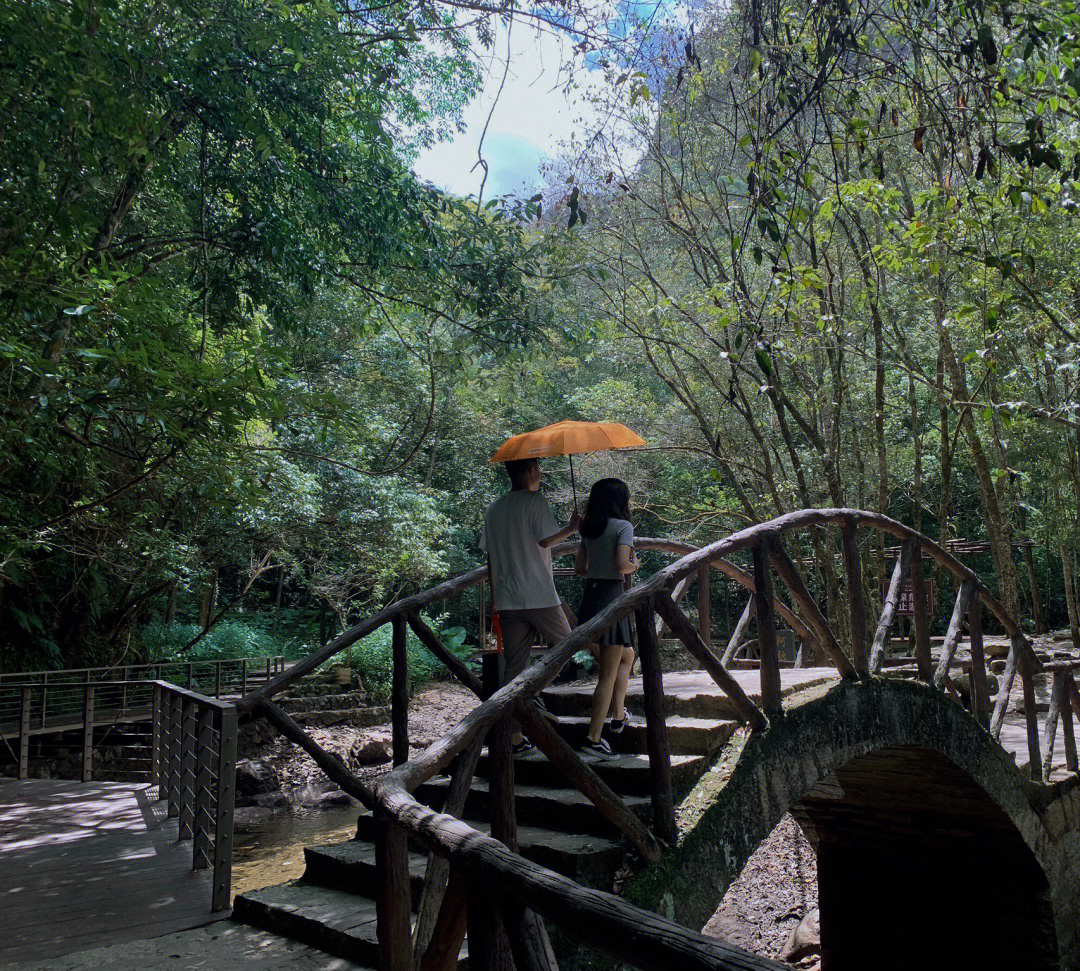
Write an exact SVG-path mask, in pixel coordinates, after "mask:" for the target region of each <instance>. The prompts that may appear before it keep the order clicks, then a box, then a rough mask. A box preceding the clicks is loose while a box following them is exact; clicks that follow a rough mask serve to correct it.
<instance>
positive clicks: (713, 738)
mask: <svg viewBox="0 0 1080 971" xmlns="http://www.w3.org/2000/svg"><path fill="white" fill-rule="evenodd" d="M589 721H590V719H589V716H588V715H562V716H560V717H559V718H558V719H557V721H556V722H555V725H556V727H557V728H558V729H559V733H560V734H561V735H562V736H563V738H565V739H566V740H567V741H568V742H570V744H571V745H573V746H574V747H575V748H576V747H578V746H580V745H582V744H584V742H585V736H586V732H587V731H588V730H589ZM633 722H634V723H632V724H630V725H627V726H626V728H624V729H623V730H622V731H621V732H619V733H618V734H617V735H616V734H614V733H612V732H610V731H609V730H608V729H607V727H605V728H604V738H606V739H607V740H608V743H609V744H610V745H611V747H612V748H613V749H614V750H615V751H616V752H644V751H646V738H645V719H644V718H642V717H641V716H634V719H633ZM738 727H739V723H738V722H737V721H735V720H734V719H727V718H692V717H690V716H689V715H669V716H668V717H667V730H668V744H669V745H670V746H671V752H672V754H673V755H709V754H710V753H711V752H714V751H716V749H718V748H719V747H720V746H721V745H723V744H725V743H726V742H727V740H728V739H729V738H731V736H732V735H733V734H734V733H735V729H737V728H738Z"/></svg>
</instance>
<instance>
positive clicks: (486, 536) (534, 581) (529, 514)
mask: <svg viewBox="0 0 1080 971" xmlns="http://www.w3.org/2000/svg"><path fill="white" fill-rule="evenodd" d="M506 474H507V475H508V476H509V477H510V492H508V493H507V494H506V495H504V496H502V497H500V498H499V499H496V500H495V501H494V502H493V503H492V504H491V505H490V506H488V508H487V509H486V510H485V511H484V531H483V534H482V535H481V537H480V548H481V549H484V550H487V554H488V583H489V584H490V585H491V591H492V597H491V599H492V604H493V606H494V609H495V610H496V611H497V612H498V614H499V622H500V624H501V625H502V637H503V676H502V681H501V683H502V684H507V683H509V682H510V681H512V680H513V679H514V678H516V677H517V676H518V675H519V674H521V672H522V671H524V670H525V667H526V666H527V665H528V663H529V651H530V649H531V648H532V646H533V644H535V643H536V639H537V636H539V637H540V639H541V640H543V641H544V643H546V644H555V643H556V642H558V641H561V640H562V639H563V638H564V637H566V636H567V635H569V633H570V624H569V622H568V621H567V619H566V614H565V613H564V612H563V608H562V602H561V601H560V599H559V594H558V593H557V592H556V590H555V578H554V576H553V575H552V573H551V547H552V546H554V545H555V544H556V543H561V542H562V541H563V540H564V539H566V538H567V537H568V536H571V535H573V534H574V533H576V532H577V529H578V526H579V525H580V524H581V517H580V516H579V515H578V514H577V512H576V511H575V512H574V514H573V515H572V516H571V517H570V522H569V523H567V525H566V526H564V527H563V528H562V529H560V528H559V524H558V523H557V522H555V517H554V516H553V515H552V514H551V506H550V505H549V504H548V501H547V498H546V497H545V496H544V494H543V493H542V492H540V463H539V462H537V461H536V459H518V460H515V461H513V462H507V463H506ZM513 733H514V734H513V736H512V743H513V746H514V754H515V755H519V754H522V753H527V752H530V751H531V750H532V748H533V746H532V743H531V742H529V741H528V740H527V739H525V738H524V737H523V736H522V734H521V728H520V726H519V725H518V724H517V723H516V722H515V723H514V724H513Z"/></svg>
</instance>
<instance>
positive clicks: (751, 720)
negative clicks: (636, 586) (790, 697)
mask: <svg viewBox="0 0 1080 971" xmlns="http://www.w3.org/2000/svg"><path fill="white" fill-rule="evenodd" d="M653 603H654V606H655V607H656V609H657V611H658V612H659V614H660V616H661V617H663V618H664V620H665V621H666V622H667V625H668V626H669V627H670V628H671V631H672V633H673V634H674V635H675V636H676V637H677V638H678V639H679V640H680V641H682V642H683V644H685V645H686V649H687V650H688V651H689V652H690V653H691V654H693V655H694V658H695V659H696V660H697V662H698V663H699V664H700V665H701V666H702V667H703V668H704V669H705V670H706V671H708V673H709V674H710V676H711V677H712V679H713V681H715V682H716V683H717V685H719V687H720V688H721V690H722V691H723V692H724V694H726V695H727V696H728V698H730V699H731V702H732V704H733V705H734V706H735V710H736V712H737V713H738V715H739V717H740V718H743V719H745V720H746V722H747V724H748V725H749V726H750V729H751V730H752V731H758V730H760V729H763V728H765V727H766V726H767V725H768V724H769V722H768V719H767V718H766V717H765V715H764V714H763V713H762V711H761V709H760V708H758V706H757V705H755V704H754V703H753V701H751V700H750V699H749V698H748V697H747V696H746V692H745V691H743V689H742V685H741V684H739V682H738V681H736V680H735V678H734V677H733V676H732V674H731V672H730V671H728V669H727V668H725V667H724V666H723V664H722V663H720V662H719V661H717V659H716V655H715V654H713V652H712V651H710V650H709V648H708V647H707V646H706V644H705V642H704V641H703V640H701V635H700V634H698V632H697V631H695V630H694V626H693V624H691V623H690V621H689V620H688V619H687V617H686V615H685V614H684V613H683V612H682V611H681V610H679V608H678V607H677V606H676V604H675V602H674V601H673V600H672V599H671V598H670V597H665V596H664V595H663V594H661V595H660V596H658V597H657V598H656V600H655V601H654V602H653Z"/></svg>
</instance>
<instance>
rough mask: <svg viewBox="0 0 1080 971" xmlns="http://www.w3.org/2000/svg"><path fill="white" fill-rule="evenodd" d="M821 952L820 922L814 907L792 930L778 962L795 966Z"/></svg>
mask: <svg viewBox="0 0 1080 971" xmlns="http://www.w3.org/2000/svg"><path fill="white" fill-rule="evenodd" d="M820 950H821V921H820V918H819V915H818V909H817V907H815V908H814V909H813V910H811V911H809V912H808V913H807V914H806V916H805V917H804V918H803V919H802V920H800V921H799V923H798V924H796V925H795V927H793V928H792V930H791V934H790V935H789V936H788V939H787V943H786V944H785V945H784V948H783V950H782V951H781V952H780V960H781V961H787V962H788V963H789V964H795V963H797V962H799V961H802V960H803V959H804V958H807V957H810V956H811V955H814V954H817V953H818V952H819V951H820Z"/></svg>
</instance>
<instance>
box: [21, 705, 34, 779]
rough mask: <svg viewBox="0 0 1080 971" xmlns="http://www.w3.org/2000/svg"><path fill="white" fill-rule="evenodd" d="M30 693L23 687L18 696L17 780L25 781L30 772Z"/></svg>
mask: <svg viewBox="0 0 1080 971" xmlns="http://www.w3.org/2000/svg"><path fill="white" fill-rule="evenodd" d="M30 691H31V688H30V686H29V685H23V689H22V691H21V692H20V696H19V778H20V779H25V778H26V776H27V774H28V773H29V771H30V700H31V698H30Z"/></svg>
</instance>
